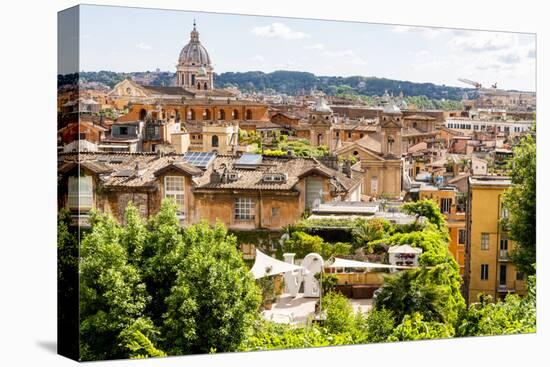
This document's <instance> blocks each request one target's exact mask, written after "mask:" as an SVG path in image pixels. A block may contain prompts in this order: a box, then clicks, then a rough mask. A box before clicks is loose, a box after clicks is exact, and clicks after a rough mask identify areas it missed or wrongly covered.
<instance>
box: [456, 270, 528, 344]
mask: <svg viewBox="0 0 550 367" xmlns="http://www.w3.org/2000/svg"><path fill="white" fill-rule="evenodd" d="M535 282H536V281H535V276H534V275H531V276H530V277H529V279H528V291H527V295H526V296H525V297H523V298H520V297H518V296H517V295H513V294H510V295H508V296H506V298H505V300H504V301H499V302H496V303H492V302H490V299H489V298H488V297H487V296H484V297H480V300H479V302H477V303H473V304H471V305H470V307H469V308H468V309H466V310H464V312H462V314H461V317H460V319H459V321H458V322H457V326H456V330H457V335H458V336H480V335H502V334H518V333H533V332H536V319H537V312H536V283H535Z"/></svg>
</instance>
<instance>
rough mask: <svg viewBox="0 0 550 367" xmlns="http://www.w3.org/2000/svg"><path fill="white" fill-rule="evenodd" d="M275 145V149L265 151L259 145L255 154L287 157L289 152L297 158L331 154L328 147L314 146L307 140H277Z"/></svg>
mask: <svg viewBox="0 0 550 367" xmlns="http://www.w3.org/2000/svg"><path fill="white" fill-rule="evenodd" d="M273 145H274V148H273V149H263V148H262V147H261V144H258V148H257V149H256V150H255V153H257V154H264V155H267V156H273V157H283V156H286V155H288V151H292V152H293V153H294V155H296V156H297V157H324V156H327V155H328V153H329V151H328V147H326V146H324V145H321V146H313V145H311V143H310V142H309V141H308V140H306V139H298V140H292V141H288V140H287V139H277V140H276V141H274V142H273Z"/></svg>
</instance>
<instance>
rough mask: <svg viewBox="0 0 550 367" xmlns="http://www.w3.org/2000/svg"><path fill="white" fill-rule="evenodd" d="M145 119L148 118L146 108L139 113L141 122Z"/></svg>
mask: <svg viewBox="0 0 550 367" xmlns="http://www.w3.org/2000/svg"><path fill="white" fill-rule="evenodd" d="M145 117H147V111H146V110H145V108H142V109H141V110H140V111H139V119H140V120H141V121H143V120H145Z"/></svg>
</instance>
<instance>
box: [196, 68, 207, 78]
mask: <svg viewBox="0 0 550 367" xmlns="http://www.w3.org/2000/svg"><path fill="white" fill-rule="evenodd" d="M197 75H198V76H206V69H205V68H204V66H201V67H200V68H199V71H198V72H197Z"/></svg>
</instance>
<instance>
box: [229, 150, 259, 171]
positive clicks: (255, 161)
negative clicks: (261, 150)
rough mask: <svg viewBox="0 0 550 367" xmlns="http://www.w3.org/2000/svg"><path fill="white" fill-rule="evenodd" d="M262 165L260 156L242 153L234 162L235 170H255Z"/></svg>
mask: <svg viewBox="0 0 550 367" xmlns="http://www.w3.org/2000/svg"><path fill="white" fill-rule="evenodd" d="M260 163H262V155H261V154H252V153H243V155H241V156H240V158H239V159H238V160H237V162H235V167H237V168H256V167H258V165H259V164H260Z"/></svg>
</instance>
